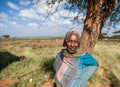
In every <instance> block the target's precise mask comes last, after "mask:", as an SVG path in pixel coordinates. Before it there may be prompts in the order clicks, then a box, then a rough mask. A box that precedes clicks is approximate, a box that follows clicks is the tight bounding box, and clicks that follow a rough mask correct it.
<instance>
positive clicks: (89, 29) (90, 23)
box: [80, 0, 117, 53]
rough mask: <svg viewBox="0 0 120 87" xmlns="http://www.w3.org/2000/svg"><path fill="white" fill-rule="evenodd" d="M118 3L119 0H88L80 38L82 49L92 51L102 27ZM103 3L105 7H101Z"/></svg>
mask: <svg viewBox="0 0 120 87" xmlns="http://www.w3.org/2000/svg"><path fill="white" fill-rule="evenodd" d="M116 3H117V0H88V7H87V15H86V19H85V21H84V28H83V32H82V36H81V40H80V47H81V49H83V50H84V51H87V52H89V53H92V51H93V49H94V46H95V44H96V42H97V40H98V36H99V34H100V32H101V30H102V27H103V26H104V24H105V22H106V20H107V18H108V17H109V16H110V14H111V13H112V11H113V9H114V8H115V5H116ZM103 5H104V8H103V9H101V7H103Z"/></svg>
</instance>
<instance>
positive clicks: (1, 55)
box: [0, 51, 25, 71]
mask: <svg viewBox="0 0 120 87" xmlns="http://www.w3.org/2000/svg"><path fill="white" fill-rule="evenodd" d="M24 58H25V57H24V56H19V57H18V56H15V55H13V54H11V53H10V52H7V51H5V52H0V71H1V70H2V69H4V68H5V67H7V66H9V65H10V64H11V63H13V62H15V61H21V60H23V59H24Z"/></svg>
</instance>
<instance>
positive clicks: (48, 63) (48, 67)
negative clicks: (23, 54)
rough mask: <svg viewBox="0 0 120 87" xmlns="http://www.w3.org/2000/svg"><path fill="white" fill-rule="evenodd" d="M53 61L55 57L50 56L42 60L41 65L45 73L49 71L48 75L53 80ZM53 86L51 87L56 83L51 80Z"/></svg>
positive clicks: (54, 86)
mask: <svg viewBox="0 0 120 87" xmlns="http://www.w3.org/2000/svg"><path fill="white" fill-rule="evenodd" d="M54 61H55V58H50V59H46V60H44V61H43V63H42V64H40V65H41V69H42V70H43V71H44V72H45V73H50V75H49V79H50V80H53V79H54V78H55V71H54V69H53V63H54ZM51 84H52V85H53V86H52V87H56V83H55V82H53V83H51Z"/></svg>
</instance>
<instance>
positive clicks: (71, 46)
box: [66, 34, 79, 54]
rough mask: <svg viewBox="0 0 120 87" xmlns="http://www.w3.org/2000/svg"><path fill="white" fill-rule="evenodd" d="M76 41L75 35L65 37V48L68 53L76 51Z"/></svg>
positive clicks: (77, 38) (77, 39)
mask: <svg viewBox="0 0 120 87" xmlns="http://www.w3.org/2000/svg"><path fill="white" fill-rule="evenodd" d="M78 41H79V37H78V36H77V35H74V34H72V35H69V36H68V38H67V41H66V43H67V50H68V52H69V53H71V54H73V53H75V52H76V49H77V48H78Z"/></svg>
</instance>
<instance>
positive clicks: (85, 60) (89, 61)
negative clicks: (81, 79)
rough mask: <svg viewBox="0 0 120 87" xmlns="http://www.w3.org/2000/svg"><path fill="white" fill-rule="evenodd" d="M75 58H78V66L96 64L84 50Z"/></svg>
mask: <svg viewBox="0 0 120 87" xmlns="http://www.w3.org/2000/svg"><path fill="white" fill-rule="evenodd" d="M76 59H77V60H79V63H80V64H79V65H78V67H79V68H82V69H83V68H85V67H87V66H98V62H97V61H96V60H95V59H94V58H93V56H91V55H90V54H89V53H88V52H84V53H83V54H82V56H80V57H77V58H76Z"/></svg>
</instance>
